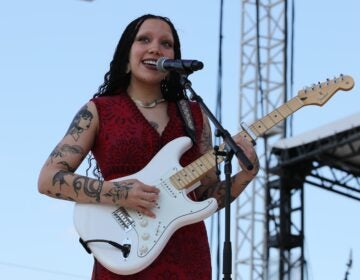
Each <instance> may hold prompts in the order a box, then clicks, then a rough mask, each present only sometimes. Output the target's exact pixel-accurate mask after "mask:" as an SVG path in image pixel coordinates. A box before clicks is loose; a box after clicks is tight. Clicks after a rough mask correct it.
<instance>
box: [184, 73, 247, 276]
mask: <svg viewBox="0 0 360 280" xmlns="http://www.w3.org/2000/svg"><path fill="white" fill-rule="evenodd" d="M191 73H192V71H188V72H187V73H181V74H180V82H181V85H182V86H183V88H184V89H185V90H189V91H190V93H191V95H190V100H193V101H196V102H197V103H198V104H199V105H200V107H201V108H202V109H203V111H204V112H205V114H206V115H207V116H208V118H209V119H210V120H211V121H212V123H213V124H214V126H215V128H216V133H215V135H216V136H217V137H220V136H221V137H222V138H223V140H224V144H225V148H224V151H218V149H217V148H216V149H214V150H215V155H216V156H218V155H221V156H224V157H225V160H224V173H225V182H226V190H225V240H224V251H223V275H224V278H223V279H231V274H232V269H231V264H232V251H231V241H230V220H231V219H230V218H231V211H230V203H231V173H232V166H231V160H232V158H233V156H234V155H236V157H237V158H238V159H239V160H240V161H241V162H242V163H243V164H244V165H245V166H246V168H247V169H248V170H251V169H253V165H252V163H251V162H250V160H249V159H248V158H247V157H246V155H245V154H244V152H243V151H242V149H241V148H240V147H239V146H238V145H237V144H236V143H235V141H234V139H233V138H232V137H231V135H230V133H229V132H228V131H227V130H225V129H224V128H223V126H222V125H221V124H220V123H219V121H218V120H217V119H216V117H215V116H214V115H213V114H212V112H211V111H210V110H209V108H208V107H207V106H206V104H205V103H204V101H203V100H202V98H201V97H200V96H199V95H198V94H197V93H196V92H195V91H194V89H193V88H192V87H191V82H190V81H189V80H188V78H187V77H188V75H189V74H191Z"/></svg>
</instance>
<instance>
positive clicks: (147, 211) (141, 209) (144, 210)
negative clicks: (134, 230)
mask: <svg viewBox="0 0 360 280" xmlns="http://www.w3.org/2000/svg"><path fill="white" fill-rule="evenodd" d="M137 210H138V211H139V212H141V213H142V214H144V215H145V216H148V217H151V218H155V217H156V215H155V213H154V212H153V211H151V210H150V209H148V208H146V207H142V206H139V207H138V209H137Z"/></svg>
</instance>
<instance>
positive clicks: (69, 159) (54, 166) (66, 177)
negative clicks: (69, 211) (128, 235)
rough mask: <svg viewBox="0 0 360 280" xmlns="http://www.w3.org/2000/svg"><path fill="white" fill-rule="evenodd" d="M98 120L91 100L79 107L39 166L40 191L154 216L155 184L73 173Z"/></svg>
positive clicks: (91, 142) (88, 145)
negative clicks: (60, 137) (116, 180)
mask: <svg viewBox="0 0 360 280" xmlns="http://www.w3.org/2000/svg"><path fill="white" fill-rule="evenodd" d="M98 122H99V120H98V114H97V110H96V107H95V104H94V103H93V102H89V103H87V104H86V105H85V106H84V107H82V108H81V109H80V110H79V112H78V113H77V114H76V115H75V117H74V119H73V121H72V122H71V124H70V127H69V129H68V131H67V132H66V134H65V136H64V137H63V139H62V140H61V141H60V142H59V144H58V145H57V146H56V147H55V149H54V150H53V151H52V152H51V154H50V156H49V158H48V159H47V161H46V162H45V164H44V166H43V167H42V169H41V172H40V175H39V180H38V189H39V192H40V193H42V194H45V195H48V196H50V197H54V198H59V199H65V200H71V201H76V202H84V203H105V204H116V205H121V206H124V207H129V208H132V209H136V210H138V211H141V212H142V213H144V214H145V215H148V216H153V215H154V214H153V212H152V211H151V208H153V207H154V206H155V201H156V200H157V198H158V192H159V191H158V190H157V189H156V188H155V187H152V186H148V185H144V184H143V183H141V182H139V181H137V180H126V181H118V182H110V181H100V180H96V179H92V178H89V177H86V176H82V175H79V174H76V173H74V172H75V170H76V169H77V168H78V167H79V165H80V164H81V162H82V161H83V159H84V158H85V156H86V155H87V153H88V152H89V151H90V149H91V147H92V145H93V143H94V140H95V137H96V135H97V131H98Z"/></svg>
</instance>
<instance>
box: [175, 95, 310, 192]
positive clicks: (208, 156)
mask: <svg viewBox="0 0 360 280" xmlns="http://www.w3.org/2000/svg"><path fill="white" fill-rule="evenodd" d="M303 106H304V103H303V102H302V101H301V100H300V98H299V97H298V96H296V97H294V98H292V99H291V100H289V101H288V102H286V103H285V104H283V105H281V106H280V107H279V108H277V109H276V110H274V111H272V112H271V113H269V114H267V115H266V116H265V117H263V118H261V119H260V120H258V121H256V122H255V123H253V124H252V125H250V126H249V127H248V129H247V130H248V131H245V130H243V131H240V132H239V133H238V134H236V135H235V136H234V137H233V138H237V137H245V138H248V139H249V140H250V141H253V142H254V141H255V140H256V138H258V137H259V136H261V135H263V134H265V132H266V131H268V130H269V129H271V128H272V127H274V126H275V125H277V124H278V123H280V122H281V121H283V120H284V119H285V118H287V117H288V116H290V115H291V114H293V113H294V112H295V111H297V110H299V109H300V108H301V107H303ZM224 147H225V144H221V145H220V150H223V149H224ZM223 160H224V158H223V157H221V156H220V157H218V158H217V163H221V162H222V161H223ZM215 166H216V158H215V151H214V150H210V151H208V152H206V153H205V154H204V155H202V156H201V157H200V158H198V159H197V160H195V161H194V162H192V163H191V164H189V165H188V166H186V167H184V168H183V169H181V170H180V171H178V172H176V173H175V174H174V175H172V176H171V177H170V180H171V182H172V183H173V185H174V186H175V187H176V188H177V189H179V190H181V189H187V188H189V187H191V186H193V185H194V184H195V183H196V182H198V181H199V180H200V179H201V178H202V177H204V176H205V175H206V173H207V172H208V171H210V170H211V169H212V168H214V167H215Z"/></svg>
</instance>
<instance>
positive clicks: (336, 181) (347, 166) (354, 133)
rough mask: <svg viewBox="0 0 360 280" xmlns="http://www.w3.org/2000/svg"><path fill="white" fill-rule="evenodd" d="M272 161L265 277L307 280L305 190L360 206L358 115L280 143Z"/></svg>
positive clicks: (359, 128) (276, 146) (359, 115)
mask: <svg viewBox="0 0 360 280" xmlns="http://www.w3.org/2000/svg"><path fill="white" fill-rule="evenodd" d="M270 156H271V157H275V158H276V159H274V160H271V162H272V163H276V164H275V165H274V166H271V168H270V169H269V173H270V174H271V175H270V176H271V180H270V182H269V183H268V186H267V192H268V193H267V197H268V198H269V201H268V203H267V207H266V208H267V217H266V221H267V229H266V232H267V237H266V239H267V255H268V256H269V258H268V260H269V263H268V268H269V270H268V271H269V275H274V276H276V277H275V278H274V279H305V271H306V267H305V263H306V262H305V256H304V244H303V243H304V191H305V186H306V187H307V186H309V185H311V186H316V187H319V188H322V189H324V190H328V191H331V192H334V193H336V194H339V195H342V196H345V197H348V198H351V199H355V200H357V201H359V202H360V114H356V115H352V116H349V117H347V118H345V119H342V120H339V121H336V122H334V123H331V124H329V125H326V126H323V127H321V128H317V129H315V130H312V131H309V132H306V133H304V134H301V135H298V136H296V137H293V138H287V139H283V140H280V141H278V142H277V143H275V144H274V146H273V148H272V150H271V155H270ZM274 260H277V261H276V262H273V261H274Z"/></svg>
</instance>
